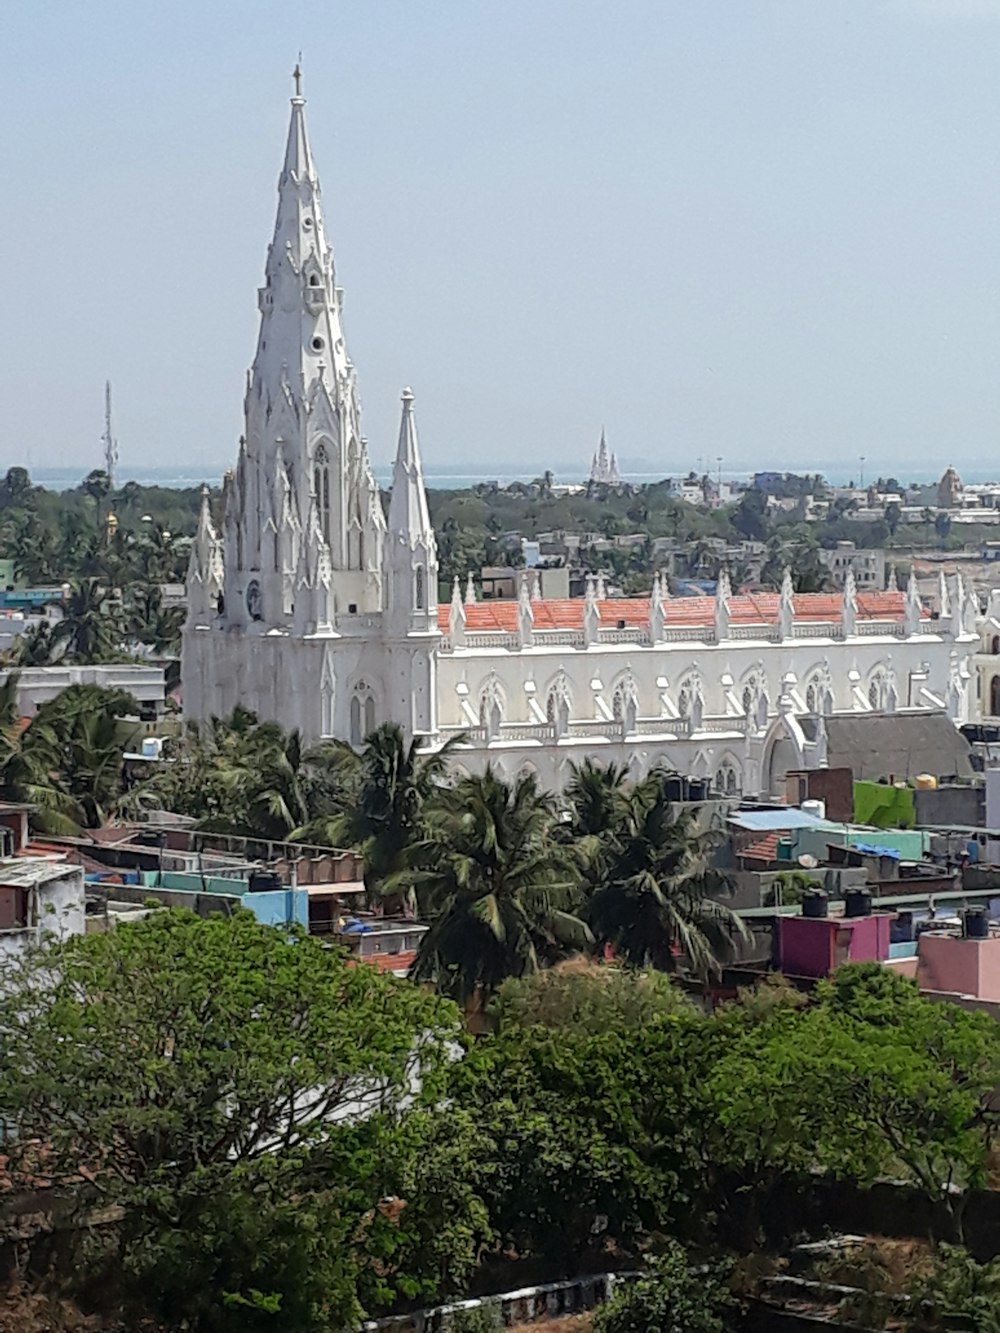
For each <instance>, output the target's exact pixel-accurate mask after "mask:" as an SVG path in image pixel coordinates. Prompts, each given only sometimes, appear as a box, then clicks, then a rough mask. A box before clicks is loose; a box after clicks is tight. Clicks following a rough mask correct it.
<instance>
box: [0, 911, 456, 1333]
mask: <svg viewBox="0 0 1000 1333" xmlns="http://www.w3.org/2000/svg"><path fill="white" fill-rule="evenodd" d="M0 1032H2V1033H3V1037H2V1041H0V1044H2V1056H3V1058H2V1061H0V1066H2V1067H0V1107H2V1108H3V1125H4V1128H5V1130H6V1131H7V1138H8V1140H9V1141H8V1143H7V1144H6V1146H5V1151H6V1152H7V1153H8V1154H9V1167H8V1169H9V1170H10V1171H11V1172H12V1174H13V1176H14V1178H15V1180H17V1179H19V1178H20V1176H21V1175H22V1174H26V1175H30V1174H32V1173H34V1174H37V1172H38V1169H39V1153H40V1151H41V1149H39V1147H38V1145H40V1144H44V1145H45V1147H44V1169H45V1172H46V1174H47V1175H48V1177H49V1178H50V1179H51V1180H53V1182H55V1183H56V1184H57V1185H60V1186H63V1187H68V1188H70V1189H75V1190H77V1191H82V1195H81V1202H84V1203H86V1202H87V1201H89V1202H91V1203H92V1204H98V1205H100V1206H102V1207H111V1208H114V1209H119V1210H121V1218H122V1220H121V1221H120V1223H118V1224H117V1225H116V1227H115V1230H114V1233H113V1241H114V1244H113V1249H112V1252H111V1253H109V1254H107V1255H106V1256H105V1269H104V1272H105V1277H106V1280H107V1281H109V1282H113V1283H114V1284H115V1286H116V1287H117V1289H118V1291H119V1294H120V1295H121V1296H122V1298H123V1299H124V1300H125V1301H126V1304H127V1307H128V1308H129V1309H131V1310H132V1311H134V1312H139V1311H145V1312H147V1313H152V1314H154V1315H156V1316H157V1317H158V1318H161V1319H163V1320H165V1321H166V1322H167V1323H168V1324H170V1326H172V1327H177V1326H181V1325H183V1326H185V1327H188V1328H191V1329H193V1330H213V1331H214V1330H220V1331H221V1330H226V1333H229V1330H232V1333H236V1331H237V1330H239V1333H244V1331H246V1333H250V1331H253V1330H257V1329H272V1328H276V1327H281V1328H282V1329H283V1330H284V1329H289V1330H303V1333H305V1330H310V1329H314V1328H317V1327H345V1326H348V1325H350V1324H352V1323H354V1322H355V1321H356V1320H357V1319H358V1318H359V1317H360V1315H361V1312H362V1308H363V1307H364V1306H365V1305H366V1304H367V1305H368V1306H369V1307H371V1306H378V1305H380V1304H384V1303H386V1302H387V1301H389V1300H391V1299H392V1298H393V1297H394V1296H395V1295H398V1294H401V1293H404V1292H405V1294H406V1295H408V1296H411V1297H412V1296H418V1297H419V1296H424V1297H427V1296H432V1295H434V1294H435V1293H436V1292H438V1291H440V1290H441V1286H442V1279H441V1276H440V1272H438V1271H432V1270H433V1262H440V1261H441V1259H442V1256H441V1255H440V1253H439V1252H437V1251H435V1245H436V1243H437V1242H436V1240H435V1233H436V1231H437V1229H439V1228H444V1231H443V1237H442V1239H443V1243H444V1244H445V1245H448V1246H451V1247H453V1248H454V1250H455V1258H454V1259H453V1260H452V1261H451V1262H450V1267H451V1271H452V1272H453V1273H455V1274H456V1275H457V1276H458V1277H459V1279H461V1278H464V1277H465V1276H466V1275H467V1272H468V1268H469V1266H470V1264H471V1262H472V1261H473V1258H474V1255H475V1253H476V1249H477V1246H478V1244H479V1240H478V1239H477V1237H478V1231H477V1227H478V1224H479V1218H480V1217H481V1213H477V1212H476V1209H475V1208H471V1207H470V1200H469V1198H463V1197H462V1195H461V1193H460V1192H459V1191H456V1190H454V1189H452V1188H451V1187H450V1186H449V1185H448V1184H447V1179H448V1176H449V1174H450V1170H449V1167H448V1165H447V1163H448V1158H447V1156H445V1157H444V1158H442V1157H440V1155H439V1154H440V1152H441V1151H442V1150H443V1147H444V1145H442V1143H441V1140H440V1138H439V1136H437V1135H436V1133H435V1127H434V1125H433V1117H432V1116H431V1114H430V1112H431V1111H433V1110H434V1109H435V1108H437V1107H438V1105H439V1101H440V1098H441V1096H442V1095H443V1091H444V1089H445V1086H446V1078H447V1075H448V1070H449V1067H450V1064H451V1062H452V1059H453V1054H452V1053H453V1051H454V1043H455V1042H456V1040H457V1039H458V1037H459V1019H458V1014H457V1011H456V1010H455V1009H454V1007H453V1006H451V1005H449V1004H447V1003H446V1002H443V1001H440V1000H438V999H436V998H435V997H433V996H431V995H428V994H426V993H425V992H423V991H421V990H419V989H417V988H416V987H412V986H409V985H407V984H405V983H402V982H400V981H398V980H396V979H395V978H392V977H387V976H385V975H382V974H380V973H378V972H376V971H375V969H369V968H366V967H353V966H350V965H349V964H348V963H347V962H346V961H345V959H344V957H343V956H342V955H341V954H340V953H339V952H337V951H331V950H328V949H326V948H324V947H323V945H322V944H320V943H319V942H318V941H317V940H315V939H311V938H309V937H308V936H307V935H305V934H303V933H301V932H298V931H292V932H290V933H287V934H286V933H284V932H281V931H278V930H275V929H273V928H272V927H268V926H262V925H260V924H259V923H258V922H257V921H256V920H255V919H254V918H253V917H252V915H251V914H250V913H246V912H238V913H237V914H236V915H235V916H234V917H232V918H229V919H227V918H224V917H221V916H213V917H210V918H208V919H200V918H198V917H196V916H195V915H194V914H193V913H190V912H186V911H175V912H169V913H167V912H164V913H160V914H157V915H155V916H153V917H151V918H149V919H147V920H146V921H143V922H140V923H137V924H135V925H130V926H127V927H122V928H120V929H118V930H116V931H112V932H109V933H108V934H105V935H96V936H95V935H90V936H84V937H79V938H76V939H73V940H70V941H68V942H66V943H64V944H60V945H57V946H55V947H54V949H53V950H52V951H50V952H44V953H37V954H31V955H29V956H27V957H26V958H25V959H23V960H21V961H19V962H16V963H13V964H11V967H10V969H9V971H8V973H7V974H6V975H5V988H4V991H3V994H2V996H0ZM421 1159H424V1160H421ZM81 1173H82V1177H83V1180H84V1181H85V1182H86V1183H85V1184H84V1185H83V1186H81V1183H80V1182H81ZM435 1173H436V1175H435ZM435 1179H436V1180H437V1184H436V1185H435V1184H434V1181H435ZM408 1187H413V1188H416V1189H418V1190H423V1191H424V1197H423V1199H420V1200H417V1201H415V1202H414V1205H413V1206H412V1208H410V1207H409V1206H408V1204H407V1200H406V1197H405V1195H404V1194H403V1192H402V1191H403V1189H404V1188H408ZM450 1210H454V1213H453V1215H452V1216H451V1220H450V1221H449V1213H450ZM408 1212H409V1214H410V1216H409V1217H407V1213H408ZM435 1253H437V1259H436V1260H434V1258H433V1256H434V1255H435ZM463 1256H464V1257H463ZM414 1262H416V1263H417V1264H418V1267H416V1268H414V1267H413V1266H412V1265H413V1263H414ZM428 1263H430V1264H431V1268H426V1267H423V1268H422V1267H420V1266H419V1265H426V1264H428Z"/></svg>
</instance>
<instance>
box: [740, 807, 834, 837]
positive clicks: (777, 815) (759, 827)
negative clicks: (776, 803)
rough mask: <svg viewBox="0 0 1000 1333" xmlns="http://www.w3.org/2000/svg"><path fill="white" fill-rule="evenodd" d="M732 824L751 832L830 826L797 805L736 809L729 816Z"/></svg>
mask: <svg viewBox="0 0 1000 1333" xmlns="http://www.w3.org/2000/svg"><path fill="white" fill-rule="evenodd" d="M729 822H730V824H735V825H736V827H737V828H742V829H746V830H747V831H748V832H750V833H768V832H770V831H771V830H772V829H774V830H777V831H778V832H781V831H782V830H784V829H793V828H829V827H830V825H829V823H828V821H827V820H825V819H818V818H817V817H816V815H810V814H808V813H807V812H806V811H804V810H799V809H797V807H795V806H789V807H788V809H787V810H734V811H733V813H732V814H731V815H730V816H729Z"/></svg>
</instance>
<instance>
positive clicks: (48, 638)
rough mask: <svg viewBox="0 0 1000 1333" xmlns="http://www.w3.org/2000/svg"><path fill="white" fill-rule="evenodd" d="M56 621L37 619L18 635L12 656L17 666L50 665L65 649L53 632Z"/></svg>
mask: <svg viewBox="0 0 1000 1333" xmlns="http://www.w3.org/2000/svg"><path fill="white" fill-rule="evenodd" d="M55 625H56V622H54V621H51V620H39V621H37V622H36V623H35V624H34V625H32V626H30V628H29V629H26V630H25V632H24V633H23V634H22V635H20V636H19V637H18V639H17V642H16V643H15V645H14V648H13V653H12V658H13V661H14V662H16V664H17V665H18V666H23V667H38V666H51V665H52V663H53V662H55V661H57V660H58V659H59V657H61V656H62V654H63V652H64V651H65V643H60V642H59V640H58V639H57V638H56V634H55Z"/></svg>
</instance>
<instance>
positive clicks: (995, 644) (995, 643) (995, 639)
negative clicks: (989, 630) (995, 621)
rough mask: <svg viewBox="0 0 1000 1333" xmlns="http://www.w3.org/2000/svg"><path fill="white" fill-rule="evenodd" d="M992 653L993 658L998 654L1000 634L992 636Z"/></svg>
mask: <svg viewBox="0 0 1000 1333" xmlns="http://www.w3.org/2000/svg"><path fill="white" fill-rule="evenodd" d="M992 651H993V656H994V657H996V656H997V654H998V653H1000V634H994V635H993V650H992Z"/></svg>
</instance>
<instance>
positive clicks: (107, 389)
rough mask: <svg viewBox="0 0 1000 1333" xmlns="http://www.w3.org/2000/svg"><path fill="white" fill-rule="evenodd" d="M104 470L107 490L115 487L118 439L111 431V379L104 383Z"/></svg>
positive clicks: (102, 438)
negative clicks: (106, 478)
mask: <svg viewBox="0 0 1000 1333" xmlns="http://www.w3.org/2000/svg"><path fill="white" fill-rule="evenodd" d="M101 441H102V443H103V445H104V471H105V472H106V473H107V477H108V491H109V492H110V491H113V490H114V489H115V471H116V469H117V467H118V441H117V440H116V439H115V437H114V435H113V434H112V432H111V381H110V380H107V381H106V383H105V385H104V434H103V435H102V436H101Z"/></svg>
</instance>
